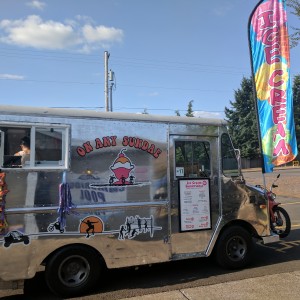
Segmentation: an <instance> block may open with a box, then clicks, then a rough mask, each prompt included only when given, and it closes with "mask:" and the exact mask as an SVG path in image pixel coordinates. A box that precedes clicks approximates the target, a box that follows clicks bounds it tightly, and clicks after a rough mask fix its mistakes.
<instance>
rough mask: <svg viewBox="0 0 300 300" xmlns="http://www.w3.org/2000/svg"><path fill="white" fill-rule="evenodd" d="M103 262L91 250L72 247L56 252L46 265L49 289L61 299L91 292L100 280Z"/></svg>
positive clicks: (83, 247)
mask: <svg viewBox="0 0 300 300" xmlns="http://www.w3.org/2000/svg"><path fill="white" fill-rule="evenodd" d="M102 269H103V261H102V258H101V257H100V255H99V254H98V253H97V252H96V251H94V250H93V249H91V248H88V247H85V246H81V245H72V246H69V247H66V248H63V249H61V250H59V251H58V252H56V253H55V254H54V255H53V256H52V257H51V258H50V259H49V261H48V262H47V263H46V269H45V277H46V282H47V285H48V287H49V289H50V290H51V291H52V292H53V293H54V294H56V295H58V296H61V297H72V296H77V295H82V294H86V293H87V292H91V289H92V288H93V287H95V285H96V283H97V282H98V280H99V279H100V275H101V271H102Z"/></svg>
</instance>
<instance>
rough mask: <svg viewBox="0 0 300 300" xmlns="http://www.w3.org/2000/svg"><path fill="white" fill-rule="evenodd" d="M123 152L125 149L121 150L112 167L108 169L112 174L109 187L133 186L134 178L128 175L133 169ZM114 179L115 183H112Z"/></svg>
mask: <svg viewBox="0 0 300 300" xmlns="http://www.w3.org/2000/svg"><path fill="white" fill-rule="evenodd" d="M125 150H126V149H122V150H121V152H120V153H119V155H118V157H117V159H116V160H115V161H114V163H113V165H112V166H110V169H111V170H112V172H113V173H114V178H113V177H112V176H111V177H110V180H109V184H110V185H126V184H133V182H134V176H133V175H130V172H131V171H132V170H133V169H134V165H133V164H132V163H131V161H130V159H129V158H128V157H127V156H126V155H125V154H124V153H123V152H124V151H125ZM114 179H116V181H114ZM128 179H129V180H128Z"/></svg>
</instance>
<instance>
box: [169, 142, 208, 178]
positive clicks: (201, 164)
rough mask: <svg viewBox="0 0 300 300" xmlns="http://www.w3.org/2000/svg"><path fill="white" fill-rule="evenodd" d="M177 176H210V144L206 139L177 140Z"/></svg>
mask: <svg viewBox="0 0 300 300" xmlns="http://www.w3.org/2000/svg"><path fill="white" fill-rule="evenodd" d="M175 161H176V166H175V173H176V174H175V175H176V177H190V178H191V177H209V176H210V174H211V167H210V144H209V142H206V141H176V142H175Z"/></svg>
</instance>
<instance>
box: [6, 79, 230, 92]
mask: <svg viewBox="0 0 300 300" xmlns="http://www.w3.org/2000/svg"><path fill="white" fill-rule="evenodd" d="M0 80H2V81H17V82H19V83H21V82H33V83H51V84H80V85H103V82H101V81H97V82H81V81H59V80H38V79H14V78H0ZM118 86H127V87H133V88H148V89H165V90H182V91H201V92H217V93H224V92H232V91H231V90H216V89H213V90H209V89H198V88H181V87H166V86H150V85H133V84H120V83H118Z"/></svg>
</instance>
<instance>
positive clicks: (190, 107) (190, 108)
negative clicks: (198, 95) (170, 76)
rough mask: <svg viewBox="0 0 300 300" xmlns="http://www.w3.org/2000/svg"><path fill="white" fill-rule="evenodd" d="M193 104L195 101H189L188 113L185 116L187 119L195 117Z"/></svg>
mask: <svg viewBox="0 0 300 300" xmlns="http://www.w3.org/2000/svg"><path fill="white" fill-rule="evenodd" d="M193 102H194V100H191V101H189V104H188V109H187V113H186V114H185V115H186V116H187V117H193V116H194V111H193Z"/></svg>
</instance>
